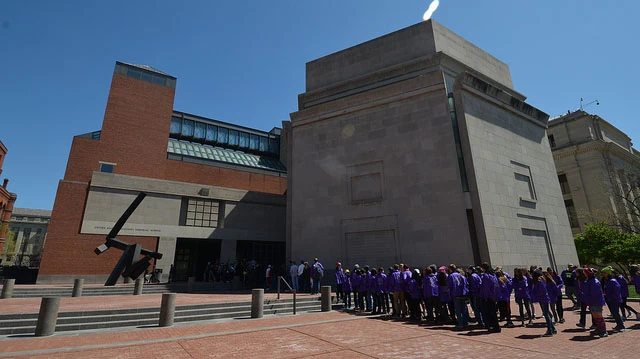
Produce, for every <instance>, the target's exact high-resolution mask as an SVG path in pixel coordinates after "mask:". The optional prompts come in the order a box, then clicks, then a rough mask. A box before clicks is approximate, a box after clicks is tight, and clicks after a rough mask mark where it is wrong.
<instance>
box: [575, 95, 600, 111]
mask: <svg viewBox="0 0 640 359" xmlns="http://www.w3.org/2000/svg"><path fill="white" fill-rule="evenodd" d="M582 101H584V100H583V99H582V97H580V111H584V108H585V107H587V106H589V105H591V104H594V103H595V104H596V106H599V105H600V101H598V100H593V101H591V102H588V103H586V104H582Z"/></svg>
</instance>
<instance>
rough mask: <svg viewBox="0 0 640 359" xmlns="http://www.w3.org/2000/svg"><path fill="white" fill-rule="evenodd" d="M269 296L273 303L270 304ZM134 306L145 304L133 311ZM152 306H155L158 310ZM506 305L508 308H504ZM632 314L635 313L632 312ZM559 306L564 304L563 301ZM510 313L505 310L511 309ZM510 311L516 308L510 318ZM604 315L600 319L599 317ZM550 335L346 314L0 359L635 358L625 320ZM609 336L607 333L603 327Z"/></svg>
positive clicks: (31, 346)
mask: <svg viewBox="0 0 640 359" xmlns="http://www.w3.org/2000/svg"><path fill="white" fill-rule="evenodd" d="M269 295H273V294H269ZM106 299H107V300H106V301H105V297H94V298H63V301H62V303H61V309H60V310H61V311H64V310H71V309H73V308H74V307H76V306H84V307H85V308H86V307H95V306H99V305H104V304H98V303H101V302H108V303H109V304H108V306H109V307H131V306H139V305H148V306H155V305H156V304H159V301H160V295H145V296H141V297H139V298H134V297H131V296H129V297H117V300H113V299H115V298H106ZM140 299H143V301H142V302H143V303H145V304H140ZM221 300H224V301H234V300H246V298H244V296H242V295H226V296H225V295H217V294H215V295H189V294H179V296H178V303H203V302H211V301H221ZM37 302H38V300H37V299H10V300H3V301H1V302H0V310H1V311H3V312H6V311H17V310H18V307H21V311H22V312H29V311H34V310H36V311H37ZM156 302H157V303H156ZM512 304H513V303H512ZM631 305H633V306H634V307H636V308H637V306H638V303H632V304H631ZM566 306H569V302H568V301H566ZM512 307H513V305H512ZM512 309H515V308H512ZM607 313H608V312H607ZM565 318H566V323H564V324H559V325H558V327H557V328H558V335H556V336H554V337H551V338H542V337H540V334H542V333H543V332H544V330H545V329H544V322H543V320H541V319H538V320H537V321H535V327H533V328H522V327H516V328H513V329H503V330H502V333H499V334H487V333H486V331H485V330H471V331H460V332H458V331H454V330H453V326H451V325H447V326H432V325H428V324H426V323H425V322H421V323H412V322H406V321H396V320H390V319H387V318H384V317H377V316H364V315H354V314H351V313H345V312H337V311H333V312H328V313H320V312H315V313H307V314H300V315H296V316H291V315H283V316H269V317H264V318H262V319H247V318H242V319H233V320H224V321H216V322H199V323H197V324H192V323H191V324H180V325H176V326H173V327H170V328H158V327H141V328H127V329H122V328H120V329H117V330H104V331H97V330H96V331H83V332H72V333H60V334H55V335H53V336H51V337H43V338H36V337H33V336H31V335H16V336H6V337H1V338H0V358H5V357H8V358H141V357H147V358H230V357H241V358H307V357H313V358H403V359H409V358H444V357H446V358H514V357H524V358H545V359H546V358H554V357H564V358H584V357H587V356H590V357H598V356H600V357H603V358H629V357H633V356H635V355H637V353H638V352H639V351H640V340H638V332H637V330H638V329H640V322H638V321H637V320H629V321H627V322H626V325H627V328H630V329H631V330H627V331H626V332H624V333H612V332H610V333H612V334H611V335H610V336H609V337H608V338H602V339H601V338H598V337H593V336H590V334H589V331H585V330H582V329H579V328H577V327H576V326H575V323H576V322H577V321H578V317H577V314H576V313H575V312H572V311H566V312H565ZM607 325H608V328H609V329H611V328H612V327H613V324H612V323H610V322H609V323H607Z"/></svg>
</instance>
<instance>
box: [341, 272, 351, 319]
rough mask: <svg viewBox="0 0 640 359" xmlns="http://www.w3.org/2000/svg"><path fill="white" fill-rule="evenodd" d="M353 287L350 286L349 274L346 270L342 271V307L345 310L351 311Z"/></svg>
mask: <svg viewBox="0 0 640 359" xmlns="http://www.w3.org/2000/svg"><path fill="white" fill-rule="evenodd" d="M352 290H353V286H352V285H351V273H349V270H348V269H345V270H344V281H343V282H342V291H343V293H344V305H345V309H347V310H349V309H351V291H352Z"/></svg>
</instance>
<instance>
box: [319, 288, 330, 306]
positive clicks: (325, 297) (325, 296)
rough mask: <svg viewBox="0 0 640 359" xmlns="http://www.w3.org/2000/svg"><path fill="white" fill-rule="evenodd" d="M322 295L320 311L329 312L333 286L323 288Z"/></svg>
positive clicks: (321, 289)
mask: <svg viewBox="0 0 640 359" xmlns="http://www.w3.org/2000/svg"><path fill="white" fill-rule="evenodd" d="M320 293H321V294H320V310H321V311H322V312H328V311H330V310H331V286H330V285H324V286H322V288H320Z"/></svg>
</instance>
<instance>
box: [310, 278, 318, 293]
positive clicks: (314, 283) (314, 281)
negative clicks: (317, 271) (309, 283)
mask: <svg viewBox="0 0 640 359" xmlns="http://www.w3.org/2000/svg"><path fill="white" fill-rule="evenodd" d="M318 293H320V279H316V278H314V279H313V289H311V294H318Z"/></svg>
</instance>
